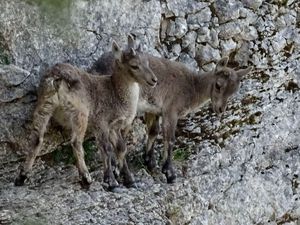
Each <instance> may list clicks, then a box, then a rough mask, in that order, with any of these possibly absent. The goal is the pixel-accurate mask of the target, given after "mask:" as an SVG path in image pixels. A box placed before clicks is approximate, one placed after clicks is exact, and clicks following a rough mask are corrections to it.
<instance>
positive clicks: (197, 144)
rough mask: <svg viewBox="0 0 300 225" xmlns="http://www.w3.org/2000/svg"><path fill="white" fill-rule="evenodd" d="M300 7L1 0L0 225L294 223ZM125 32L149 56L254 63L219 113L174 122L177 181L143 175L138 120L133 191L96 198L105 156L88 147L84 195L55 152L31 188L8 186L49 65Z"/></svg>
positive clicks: (299, 205)
mask: <svg viewBox="0 0 300 225" xmlns="http://www.w3.org/2000/svg"><path fill="white" fill-rule="evenodd" d="M53 2H55V3H53ZM299 9H300V3H299V2H298V1H268V2H266V1H261V0H260V1H250V0H240V1H238V0H230V1H225V0H208V1H207V0H206V1H204V0H203V1H198V0H197V1H196V0H189V1H178V0H176V1H174V0H163V1H155V0H150V1H142V0H140V1H134V0H126V1H125V0H124V1H96V0H91V1H85V0H75V1H70V0H64V1H60V3H58V1H40V0H27V1H25V0H24V1H21V0H11V1H1V2H0V10H1V14H0V81H1V82H0V101H1V102H0V107H1V111H0V121H1V122H0V143H1V145H0V160H1V163H0V224H49V225H50V224H197V225H198V224H203V225H205V224H237V225H238V224H269V225H273V224H290V225H298V224H299V223H300V200H299V199H300V178H299V176H300V174H299V173H300V88H299V87H300V86H299V83H300V61H299V54H300V35H299V33H300V21H299V15H300V10H299ZM128 33H132V34H134V35H135V36H136V38H137V39H138V40H140V41H141V44H142V46H143V49H144V51H146V52H150V53H152V54H155V55H161V56H163V57H168V58H171V59H173V60H179V61H182V62H184V63H186V64H187V65H188V66H190V67H192V68H194V69H197V70H199V71H207V70H212V69H213V68H214V66H215V63H216V61H217V60H218V59H219V58H221V57H223V56H225V55H227V56H229V57H230V63H231V64H232V65H233V66H236V65H240V66H246V65H253V66H254V68H255V69H254V71H253V72H252V73H251V74H249V75H248V76H247V77H246V78H245V79H244V80H243V82H242V86H241V89H240V91H239V94H238V95H236V96H235V98H234V99H233V100H231V101H230V104H229V105H228V109H227V112H226V113H225V114H224V115H223V116H222V118H217V117H215V116H214V115H213V114H212V113H211V112H210V110H209V106H206V107H204V108H203V110H202V111H200V112H199V113H196V114H195V115H190V116H188V117H187V118H186V119H184V120H182V121H180V122H179V125H178V132H177V137H178V138H177V143H176V148H175V151H174V158H175V161H176V168H177V174H178V175H179V178H178V180H177V183H175V184H173V185H167V184H166V182H165V181H164V180H163V176H161V174H158V175H154V176H153V177H152V176H150V175H149V174H148V173H147V171H145V170H144V169H143V168H142V167H143V166H142V164H141V163H140V161H141V160H142V157H141V155H142V146H143V142H142V141H141V139H142V138H143V134H144V128H143V126H142V124H141V123H138V122H137V123H136V126H134V135H133V137H132V140H131V141H130V143H131V145H130V149H131V152H130V154H129V156H130V157H129V158H130V161H131V166H132V167H133V169H134V171H135V174H136V176H137V179H138V180H140V182H139V185H138V186H139V188H138V189H125V188H121V190H120V193H110V192H107V191H105V190H103V188H102V186H101V177H102V169H101V167H99V163H98V161H99V160H100V159H99V156H97V154H96V156H95V157H94V156H93V157H90V156H89V155H88V153H87V155H86V158H87V161H88V162H89V167H90V170H91V171H92V176H93V178H94V179H95V180H96V181H95V182H94V183H93V185H92V187H91V189H90V190H89V191H84V190H81V189H80V186H79V185H78V182H77V179H78V174H77V171H76V168H75V166H74V165H73V164H71V165H70V164H68V163H67V162H69V163H70V161H67V162H66V163H63V162H62V161H59V162H60V163H58V162H56V161H55V157H54V156H53V154H46V156H44V157H42V158H41V159H38V160H37V163H36V165H35V167H34V171H33V172H32V174H33V176H32V178H31V179H30V180H29V181H28V183H27V184H26V186H25V187H20V188H16V187H14V186H13V183H12V181H13V178H14V177H15V175H16V171H17V168H18V166H19V164H20V159H21V158H22V157H23V155H24V153H26V152H24V146H25V144H26V141H27V138H28V129H29V127H30V122H31V114H32V110H33V107H34V105H35V102H36V88H37V86H38V84H39V81H40V78H41V77H42V76H43V72H44V71H45V69H46V68H48V67H49V66H51V65H53V64H55V63H56V62H70V63H72V64H74V65H77V66H79V67H81V68H84V69H85V68H89V67H90V66H91V65H92V64H93V62H94V61H95V60H96V59H97V58H98V57H99V56H100V55H101V54H102V53H103V52H106V51H108V50H109V48H110V41H111V38H113V39H115V40H116V41H118V42H119V43H120V44H125V42H126V34H128ZM45 140H46V143H45V147H44V148H43V152H42V153H41V154H42V155H43V154H45V153H49V152H51V151H53V150H54V149H56V148H57V146H60V145H61V143H63V142H65V141H66V138H65V136H63V135H62V134H61V133H60V132H59V130H58V129H57V128H55V127H54V128H53V127H52V129H51V130H50V132H49V133H48V134H47V137H46V138H45ZM161 149H162V145H161V137H159V141H158V144H157V145H156V150H157V154H159V152H160V150H161ZM89 158H92V159H90V160H89Z"/></svg>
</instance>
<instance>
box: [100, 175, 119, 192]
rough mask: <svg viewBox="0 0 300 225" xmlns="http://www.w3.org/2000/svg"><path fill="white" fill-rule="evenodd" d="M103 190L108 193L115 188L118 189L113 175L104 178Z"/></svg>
mask: <svg viewBox="0 0 300 225" xmlns="http://www.w3.org/2000/svg"><path fill="white" fill-rule="evenodd" d="M103 181H104V188H105V189H107V190H108V191H113V190H114V189H115V188H117V187H119V183H118V181H117V180H116V179H115V178H114V176H113V175H111V176H107V175H105V176H104V179H103Z"/></svg>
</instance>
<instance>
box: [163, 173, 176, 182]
mask: <svg viewBox="0 0 300 225" xmlns="http://www.w3.org/2000/svg"><path fill="white" fill-rule="evenodd" d="M165 175H166V178H167V183H168V184H173V183H175V181H176V175H175V174H173V175H172V176H167V174H165Z"/></svg>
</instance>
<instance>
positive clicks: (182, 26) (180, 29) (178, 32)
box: [174, 17, 188, 38]
mask: <svg viewBox="0 0 300 225" xmlns="http://www.w3.org/2000/svg"><path fill="white" fill-rule="evenodd" d="M187 30H188V28H187V23H186V20H185V19H184V18H181V17H178V18H176V19H175V34H174V35H175V37H177V38H182V37H183V36H184V35H185V33H186V32H187Z"/></svg>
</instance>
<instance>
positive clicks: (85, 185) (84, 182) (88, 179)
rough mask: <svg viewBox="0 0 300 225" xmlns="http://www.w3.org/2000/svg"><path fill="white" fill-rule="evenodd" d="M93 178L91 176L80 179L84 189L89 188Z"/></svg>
mask: <svg viewBox="0 0 300 225" xmlns="http://www.w3.org/2000/svg"><path fill="white" fill-rule="evenodd" d="M92 182H93V181H92V179H91V177H90V176H88V177H82V178H81V181H80V185H81V187H82V188H83V189H89V188H90V186H91V184H92Z"/></svg>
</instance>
